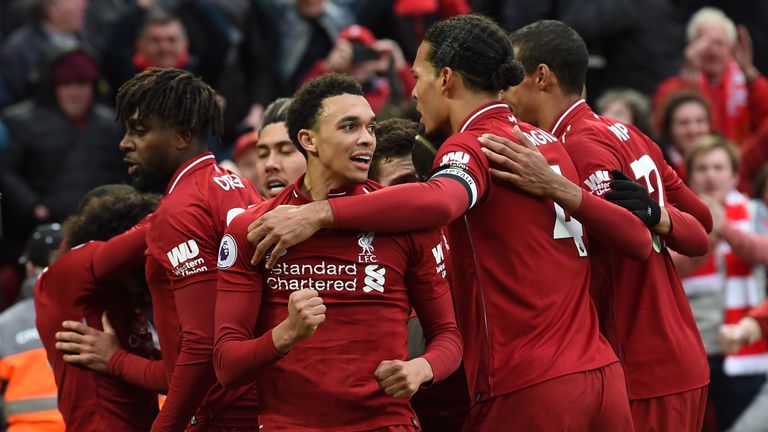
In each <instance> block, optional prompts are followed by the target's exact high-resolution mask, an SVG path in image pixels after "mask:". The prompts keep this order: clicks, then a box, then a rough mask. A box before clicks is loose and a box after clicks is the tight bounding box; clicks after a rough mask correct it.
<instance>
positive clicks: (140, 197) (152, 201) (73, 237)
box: [64, 185, 160, 246]
mask: <svg viewBox="0 0 768 432" xmlns="http://www.w3.org/2000/svg"><path fill="white" fill-rule="evenodd" d="M159 200H160V196H159V195H154V194H142V193H139V192H138V191H137V190H136V189H134V188H133V187H131V186H128V185H105V186H99V187H98V188H95V189H93V190H91V191H90V192H88V193H87V194H86V196H85V197H83V199H82V201H80V205H79V206H78V210H77V212H76V213H75V214H74V215H72V216H70V217H69V218H68V219H67V220H66V222H64V236H65V238H66V239H67V243H68V244H69V245H70V246H77V245H79V244H83V243H85V242H89V241H91V240H109V239H110V238H112V237H114V236H116V235H118V234H120V233H123V232H125V231H126V230H127V229H128V228H130V227H132V226H134V225H136V224H137V223H138V222H139V221H140V220H141V219H143V218H144V217H145V216H147V215H148V214H150V213H152V212H153V211H154V210H155V208H157V203H158V202H159Z"/></svg>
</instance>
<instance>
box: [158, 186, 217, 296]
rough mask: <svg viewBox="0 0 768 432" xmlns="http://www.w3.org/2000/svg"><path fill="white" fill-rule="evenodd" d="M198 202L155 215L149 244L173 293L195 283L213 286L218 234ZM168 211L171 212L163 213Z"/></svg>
mask: <svg viewBox="0 0 768 432" xmlns="http://www.w3.org/2000/svg"><path fill="white" fill-rule="evenodd" d="M202 202H205V201H204V200H203V199H201V200H200V201H199V202H196V203H192V204H188V205H184V206H183V207H181V208H174V209H172V210H171V211H165V212H163V213H162V214H159V213H158V214H156V215H155V217H154V221H153V222H152V227H151V231H150V239H149V240H148V243H150V244H149V247H150V250H151V251H152V254H153V255H154V256H155V257H156V258H157V259H158V261H159V262H160V264H161V265H162V266H163V268H165V270H166V271H167V273H168V277H169V279H170V280H171V286H172V287H173V289H180V288H183V287H185V286H187V285H189V284H192V283H195V282H201V281H206V282H211V281H213V282H214V285H215V282H216V279H217V277H218V275H217V272H216V252H217V250H218V246H219V245H218V242H219V240H220V238H218V235H217V230H216V227H215V225H214V224H215V221H214V220H213V219H214V218H213V216H212V215H211V214H210V212H209V211H208V210H207V209H206V208H204V207H203V206H202V205H201V204H200V203H202ZM165 210H170V209H165Z"/></svg>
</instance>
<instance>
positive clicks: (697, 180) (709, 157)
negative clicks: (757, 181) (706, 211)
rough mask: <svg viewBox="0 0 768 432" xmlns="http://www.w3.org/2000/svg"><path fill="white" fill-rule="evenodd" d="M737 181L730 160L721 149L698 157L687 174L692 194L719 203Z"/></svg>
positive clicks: (715, 149)
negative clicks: (705, 196) (709, 198)
mask: <svg viewBox="0 0 768 432" xmlns="http://www.w3.org/2000/svg"><path fill="white" fill-rule="evenodd" d="M737 180H738V178H737V173H734V172H733V169H732V168H731V159H730V158H729V157H728V153H727V152H726V151H725V150H724V149H721V148H714V149H712V150H710V151H708V152H706V153H702V154H700V155H698V156H697V157H696V159H694V161H693V163H692V164H691V172H690V173H689V174H688V184H689V185H690V187H691V189H692V190H693V191H694V192H696V193H697V194H699V195H707V196H710V197H712V198H714V199H715V200H717V202H720V203H722V202H724V200H725V196H726V195H727V194H728V192H730V191H731V190H733V188H735V187H736V182H737Z"/></svg>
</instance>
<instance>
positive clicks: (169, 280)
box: [146, 152, 262, 431]
mask: <svg viewBox="0 0 768 432" xmlns="http://www.w3.org/2000/svg"><path fill="white" fill-rule="evenodd" d="M261 201H262V198H261V197H260V196H259V195H258V194H257V193H256V191H255V190H254V189H253V187H252V186H251V185H250V183H248V182H243V181H242V180H241V179H240V177H239V176H237V175H236V174H234V173H232V172H230V171H227V170H225V169H223V168H221V167H219V166H218V165H216V161H215V159H214V156H213V154H212V153H210V152H206V153H203V154H201V155H199V156H197V157H195V158H193V159H190V160H189V161H188V162H187V163H185V164H184V165H183V166H181V167H180V168H179V169H178V170H177V171H176V173H175V174H174V176H173V178H172V179H171V181H170V182H169V184H168V187H167V189H166V193H165V195H164V197H163V199H162V200H161V201H160V205H159V207H158V209H157V211H155V213H154V217H153V221H152V225H151V227H150V229H149V232H148V233H147V255H148V257H147V263H146V274H147V281H148V283H149V288H150V291H151V293H152V302H153V305H152V306H153V309H154V317H155V323H156V325H157V330H158V336H159V339H160V348H161V350H162V353H163V361H164V362H165V364H166V370H167V373H168V376H169V389H168V398H167V399H166V401H165V404H164V405H163V408H162V410H161V411H160V415H159V416H158V418H157V420H156V421H155V423H154V424H153V428H154V429H155V430H158V431H162V430H168V429H171V430H178V429H183V428H184V426H185V425H186V424H188V423H189V422H190V419H192V416H193V415H196V416H197V417H205V418H211V417H215V419H216V420H215V421H216V422H218V423H217V424H225V425H232V426H244V425H253V424H255V423H256V421H257V420H256V406H257V401H256V394H255V386H250V387H248V388H242V389H237V390H232V391H228V390H224V389H223V388H222V387H221V385H220V384H218V383H217V382H216V377H215V375H214V371H213V364H212V362H211V356H212V350H213V333H214V328H213V319H214V316H213V315H214V310H215V303H216V282H217V280H218V271H217V269H216V253H217V250H218V245H219V241H220V240H221V237H222V235H223V234H224V229H225V228H226V226H227V224H228V223H229V222H230V221H231V220H232V219H233V218H234V217H235V216H236V215H237V214H239V213H242V212H243V211H245V209H246V208H248V207H249V206H250V205H253V204H256V203H258V202H261ZM206 393H207V394H206ZM198 406H199V407H200V409H199V410H198ZM196 410H197V411H196ZM200 420H201V419H200V418H198V419H196V420H194V421H200Z"/></svg>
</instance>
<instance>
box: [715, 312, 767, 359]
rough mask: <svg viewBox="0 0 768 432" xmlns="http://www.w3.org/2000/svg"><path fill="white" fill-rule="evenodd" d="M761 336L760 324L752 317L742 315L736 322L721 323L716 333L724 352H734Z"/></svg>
mask: <svg viewBox="0 0 768 432" xmlns="http://www.w3.org/2000/svg"><path fill="white" fill-rule="evenodd" d="M762 337H763V333H762V331H761V329H760V324H758V323H757V321H756V320H755V319H754V318H752V317H744V318H742V319H741V321H739V322H738V324H723V325H721V326H720V330H719V331H718V333H717V341H718V342H720V346H721V347H722V348H723V351H725V352H726V353H733V352H736V351H738V350H740V349H741V348H742V347H743V346H744V345H749V344H753V343H755V342H757V341H759V340H760V338H762Z"/></svg>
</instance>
